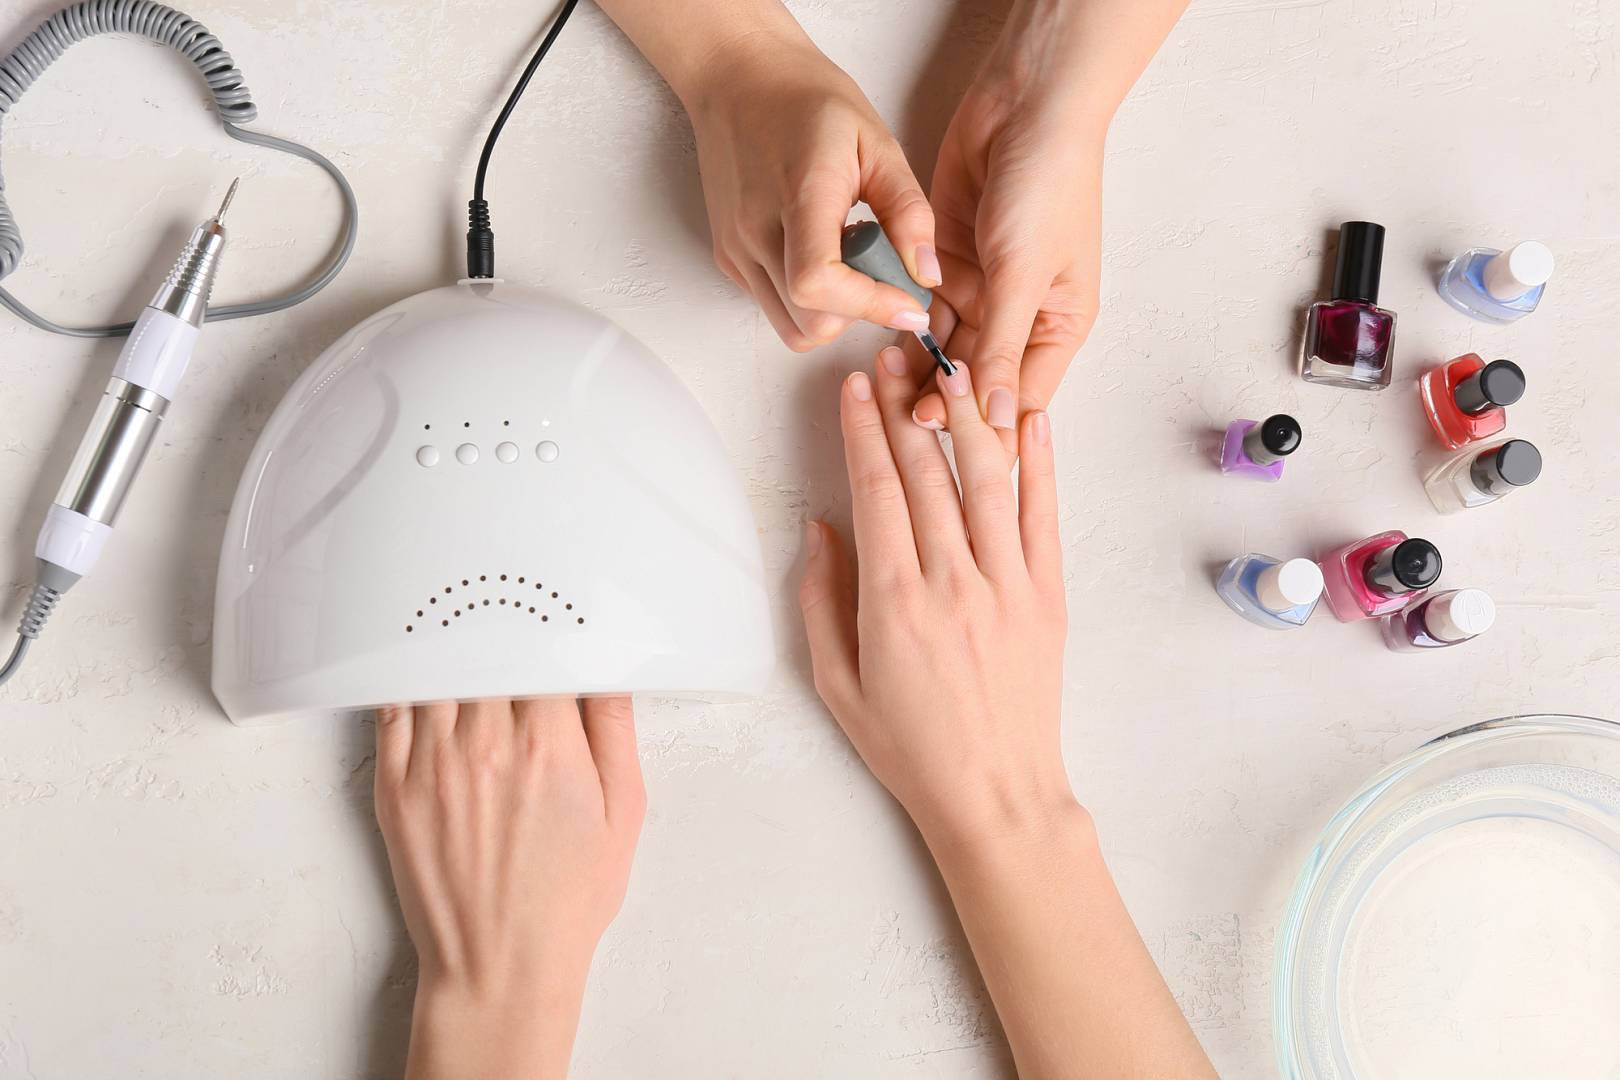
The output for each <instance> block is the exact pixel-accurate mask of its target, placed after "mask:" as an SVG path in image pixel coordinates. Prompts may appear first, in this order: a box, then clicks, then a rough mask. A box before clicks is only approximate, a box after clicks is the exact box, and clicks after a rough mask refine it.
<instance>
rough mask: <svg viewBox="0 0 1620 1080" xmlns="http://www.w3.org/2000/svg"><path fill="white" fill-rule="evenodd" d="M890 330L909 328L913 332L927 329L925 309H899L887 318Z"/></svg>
mask: <svg viewBox="0 0 1620 1080" xmlns="http://www.w3.org/2000/svg"><path fill="white" fill-rule="evenodd" d="M889 329H891V330H910V331H911V332H912V333H913V334H915V333H917V332H918V331H920V330H926V329H928V313H927V312H926V311H901V312H898V313H896V315H895V317H894V318H892V319H890V320H889Z"/></svg>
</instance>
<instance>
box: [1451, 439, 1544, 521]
mask: <svg viewBox="0 0 1620 1080" xmlns="http://www.w3.org/2000/svg"><path fill="white" fill-rule="evenodd" d="M1540 475H1541V451H1540V450H1537V449H1536V447H1535V444H1534V443H1529V442H1526V441H1525V440H1523V439H1503V440H1502V441H1501V442H1494V443H1491V444H1490V445H1488V446H1485V447H1482V448H1480V449H1474V448H1472V447H1471V448H1469V449H1468V450H1466V451H1464V452H1463V453H1461V454H1458V455H1456V456H1455V457H1453V458H1452V459H1451V460H1450V461H1447V462H1445V463H1444V464H1443V465H1441V466H1440V467H1439V468H1437V469H1435V470H1434V471H1433V472H1431V473H1430V474H1429V476H1428V479H1426V480H1424V481H1423V488H1424V490H1425V491H1427V492H1428V493H1429V501H1430V502H1432V503H1434V508H1435V509H1436V510H1438V511H1440V512H1441V513H1442V514H1450V513H1455V512H1456V511H1458V510H1467V509H1469V508H1470V507H1475V506H1484V505H1485V504H1486V503H1493V502H1495V501H1496V500H1497V499H1500V498H1501V497H1502V496H1504V495H1507V494H1509V493H1511V492H1513V491H1516V490H1518V489H1519V488H1522V487H1525V486H1527V485H1529V484H1533V483H1535V480H1536V477H1538V476H1540Z"/></svg>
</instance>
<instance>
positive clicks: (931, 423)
mask: <svg viewBox="0 0 1620 1080" xmlns="http://www.w3.org/2000/svg"><path fill="white" fill-rule="evenodd" d="M911 422H912V423H913V424H916V425H917V426H918V427H920V428H927V429H928V430H929V431H944V430H945V425H944V424H942V423H940V422H939V421H938V420H935V419H933V418H932V417H930V418H929V419H927V420H924V419H923V418H922V417H920V416H918V415H917V410H916V409H912V410H911Z"/></svg>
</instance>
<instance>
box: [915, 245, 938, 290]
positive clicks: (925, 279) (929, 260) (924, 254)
mask: <svg viewBox="0 0 1620 1080" xmlns="http://www.w3.org/2000/svg"><path fill="white" fill-rule="evenodd" d="M944 280H945V277H944V275H943V274H942V273H941V272H940V269H939V256H938V255H937V254H935V252H934V246H933V245H932V244H918V245H917V284H919V285H926V286H928V287H929V288H930V289H932V288H934V287H935V286H937V285H939V284H940V283H941V282H943V281H944Z"/></svg>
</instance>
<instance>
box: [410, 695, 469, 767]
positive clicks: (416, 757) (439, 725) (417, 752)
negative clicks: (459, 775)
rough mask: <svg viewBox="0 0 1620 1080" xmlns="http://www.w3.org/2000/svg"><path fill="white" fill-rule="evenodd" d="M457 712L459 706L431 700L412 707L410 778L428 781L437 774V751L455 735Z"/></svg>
mask: <svg viewBox="0 0 1620 1080" xmlns="http://www.w3.org/2000/svg"><path fill="white" fill-rule="evenodd" d="M459 709H460V706H459V705H457V704H456V703H455V702H454V701H433V702H429V703H428V704H426V705H418V706H416V708H415V710H414V713H415V719H416V725H415V731H414V733H413V734H412V736H411V763H410V766H409V773H410V775H411V776H413V777H415V776H418V775H420V776H422V777H425V778H431V777H433V775H434V774H435V773H436V772H437V765H436V761H437V758H438V754H439V749H440V748H441V747H442V746H444V745H445V744H446V743H447V742H449V741H450V738H451V736H452V735H454V734H455V730H456V713H457V712H458V711H459Z"/></svg>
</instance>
